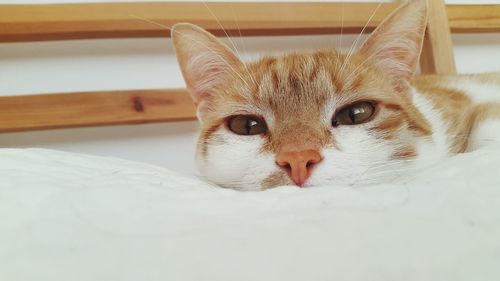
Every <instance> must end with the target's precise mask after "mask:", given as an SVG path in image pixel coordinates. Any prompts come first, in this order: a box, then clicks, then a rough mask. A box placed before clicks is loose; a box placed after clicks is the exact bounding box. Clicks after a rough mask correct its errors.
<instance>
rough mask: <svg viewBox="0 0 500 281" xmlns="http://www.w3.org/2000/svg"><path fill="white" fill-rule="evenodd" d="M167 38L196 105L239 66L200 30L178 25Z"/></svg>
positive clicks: (228, 50)
mask: <svg viewBox="0 0 500 281" xmlns="http://www.w3.org/2000/svg"><path fill="white" fill-rule="evenodd" d="M171 37H172V41H173V44H174V48H175V52H176V55H177V60H178V61H179V66H180V68H181V71H182V75H183V76H184V80H185V82H186V84H187V87H188V90H189V92H190V94H191V97H192V98H193V100H194V102H195V103H196V104H200V103H201V102H202V101H204V100H205V99H209V98H210V96H211V93H212V90H213V89H214V88H215V87H217V86H218V85H220V84H221V83H223V78H224V76H225V75H227V74H228V73H231V71H234V69H235V68H237V67H238V66H239V65H241V64H242V62H241V61H240V60H239V59H238V58H237V57H236V55H235V54H234V53H233V52H232V51H231V49H229V48H228V47H227V46H226V45H224V44H223V43H222V42H220V41H219V40H218V39H217V38H215V36H213V35H212V34H210V33H208V32H207V31H205V30H204V29H202V28H201V27H198V26H196V25H193V24H189V23H178V24H176V25H174V26H173V27H172V31H171Z"/></svg>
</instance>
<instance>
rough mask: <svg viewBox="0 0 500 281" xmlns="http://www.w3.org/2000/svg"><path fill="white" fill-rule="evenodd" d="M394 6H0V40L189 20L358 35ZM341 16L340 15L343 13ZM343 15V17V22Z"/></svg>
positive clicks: (130, 33)
mask: <svg viewBox="0 0 500 281" xmlns="http://www.w3.org/2000/svg"><path fill="white" fill-rule="evenodd" d="M397 6H398V4H383V5H381V6H380V7H378V4H377V3H349V4H348V3H286V2H283V3H255V2H254V3H242V2H225V3H213V2H211V3H206V4H204V3H203V2H191V3H189V2H188V3H185V2H184V3H181V2H169V3H154V2H150V3H144V2H136V3H87V4H38V5H5V4H4V5H0V42H1V41H3V42H14V41H36V40H62V39H77V38H78V39H85V38H118V37H167V36H169V30H167V29H165V28H164V27H161V26H159V25H156V24H154V23H151V22H146V21H144V20H141V19H139V18H143V19H146V20H148V21H152V22H155V23H158V24H161V25H163V26H166V27H170V26H172V25H173V24H175V23H178V22H191V23H194V24H197V25H199V26H202V27H204V28H205V29H207V30H209V31H211V32H213V33H215V34H216V35H225V34H224V33H223V31H222V30H221V27H220V26H219V24H218V23H217V21H216V17H217V19H218V20H219V21H220V23H221V25H222V26H223V27H224V28H225V29H227V32H228V33H229V34H232V35H239V31H238V29H241V33H242V35H285V34H313V33H318V34H320V33H338V32H339V31H340V28H341V27H342V26H343V32H345V33H353V32H354V33H358V32H359V31H361V30H362V28H363V27H364V26H365V24H366V22H367V20H368V18H370V16H371V15H372V13H373V12H374V11H376V13H375V15H374V17H373V18H372V20H371V21H370V23H369V24H368V25H367V28H366V31H370V30H372V29H374V28H375V27H376V26H377V24H378V23H380V22H381V20H383V19H384V18H385V17H386V16H387V15H388V14H389V13H390V12H392V11H393V10H394V9H395V8H396V7H397ZM377 7H378V8H377ZM343 15H344V16H343ZM342 19H344V20H342Z"/></svg>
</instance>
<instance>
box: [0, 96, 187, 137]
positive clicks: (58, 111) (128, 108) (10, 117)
mask: <svg viewBox="0 0 500 281" xmlns="http://www.w3.org/2000/svg"><path fill="white" fill-rule="evenodd" d="M195 118H196V116H195V107H194V105H193V102H192V101H191V98H190V97H189V94H188V93H187V92H186V90H183V89H171V90H138V91H111V92H88V93H67V94H46V95H32V96H8V97H0V132H14V131H28V130H40V129H55V128H69V127H82V126H102V125H115V124H136V123H150V122H164V121H178V120H191V119H195Z"/></svg>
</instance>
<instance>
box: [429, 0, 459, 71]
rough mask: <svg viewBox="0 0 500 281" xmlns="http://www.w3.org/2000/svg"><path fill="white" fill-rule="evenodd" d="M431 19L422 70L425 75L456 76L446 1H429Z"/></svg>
mask: <svg viewBox="0 0 500 281" xmlns="http://www.w3.org/2000/svg"><path fill="white" fill-rule="evenodd" d="M428 5H429V18H428V22H427V30H426V34H425V41H424V46H423V49H422V54H421V58H420V69H421V71H422V73H425V74H456V72H457V70H456V66H455V56H454V51H453V42H452V41H451V33H450V27H449V25H448V18H447V15H446V4H445V2H444V0H432V1H428Z"/></svg>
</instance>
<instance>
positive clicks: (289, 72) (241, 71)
mask: <svg viewBox="0 0 500 281" xmlns="http://www.w3.org/2000/svg"><path fill="white" fill-rule="evenodd" d="M426 19H427V9H426V1H424V0H413V1H410V2H409V3H408V4H406V5H404V6H402V7H401V8H400V9H398V11H396V12H395V13H393V14H392V15H391V16H390V17H389V18H388V19H387V20H386V21H385V22H384V23H382V24H381V25H380V26H379V27H378V28H377V29H376V30H375V31H374V32H373V33H372V35H371V36H370V37H369V38H368V39H367V40H366V42H364V44H363V45H362V47H361V48H360V50H359V51H358V52H357V53H354V54H352V55H349V54H343V53H340V52H338V51H336V50H333V49H332V50H319V51H316V52H311V53H292V54H288V55H283V56H277V57H265V58H263V59H261V60H259V61H256V62H252V63H243V62H242V61H241V60H240V59H239V58H238V57H237V56H236V55H235V54H234V53H233V52H232V51H231V50H230V49H229V48H228V47H227V46H225V45H224V44H222V43H221V42H220V41H218V40H217V39H216V38H215V37H214V36H212V35H211V34H209V33H208V32H206V31H205V30H203V29H201V28H199V27H197V26H194V25H191V24H177V25H175V27H174V28H173V30H172V38H173V42H174V46H175V50H176V53H177V57H178V61H179V64H180V67H181V70H182V74H183V76H184V79H185V81H186V84H187V86H188V90H189V92H190V93H191V96H192V98H193V100H194V102H195V103H196V105H197V114H198V119H199V121H200V123H201V134H200V139H199V144H198V152H197V158H198V161H199V168H200V170H201V173H202V174H203V175H204V176H205V177H206V178H207V179H209V180H211V181H213V182H215V183H217V184H219V185H221V186H225V187H231V188H236V189H240V190H259V189H266V188H270V187H275V186H279V185H287V184H296V185H299V186H316V185H331V184H355V183H366V182H379V181H382V180H383V179H387V178H389V179H390V178H392V177H394V176H397V173H396V174H395V173H391V172H388V171H391V170H398V168H399V166H400V165H404V164H405V163H406V162H407V160H410V159H413V158H415V157H418V153H419V152H418V151H417V148H416V146H415V144H416V142H417V141H418V140H419V138H425V137H427V136H429V134H430V133H431V129H430V126H429V124H428V123H427V121H426V120H425V119H424V118H423V116H422V115H421V114H420V113H419V111H418V110H417V109H416V108H415V107H414V106H413V104H412V87H411V86H410V85H411V79H412V77H413V75H414V73H415V71H416V68H417V63H418V58H419V54H420V51H421V48H422V41H423V36H424V31H425V25H426Z"/></svg>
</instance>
